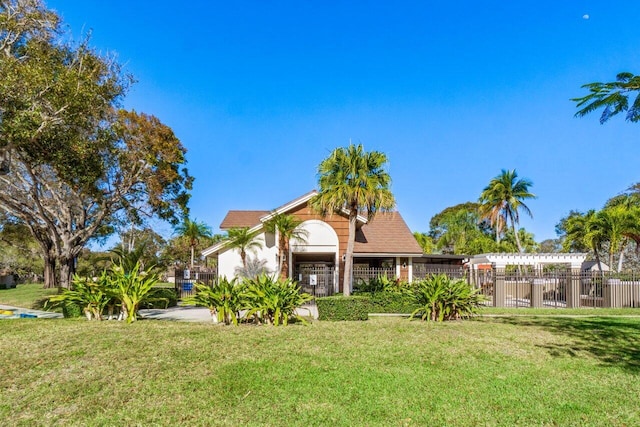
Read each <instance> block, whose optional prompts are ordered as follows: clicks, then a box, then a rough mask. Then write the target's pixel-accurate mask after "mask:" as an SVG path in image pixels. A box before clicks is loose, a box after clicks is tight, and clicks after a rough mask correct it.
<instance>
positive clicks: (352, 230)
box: [342, 208, 358, 297]
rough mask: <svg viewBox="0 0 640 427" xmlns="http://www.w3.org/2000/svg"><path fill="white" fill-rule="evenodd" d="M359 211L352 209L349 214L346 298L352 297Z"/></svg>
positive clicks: (345, 281) (345, 275)
mask: <svg viewBox="0 0 640 427" xmlns="http://www.w3.org/2000/svg"><path fill="white" fill-rule="evenodd" d="M357 217H358V210H357V209H354V208H351V211H350V212H349V240H348V241H347V252H346V254H345V260H344V280H343V282H342V293H343V294H344V296H347V297H348V296H349V295H351V276H352V273H353V246H354V244H355V240H356V220H357Z"/></svg>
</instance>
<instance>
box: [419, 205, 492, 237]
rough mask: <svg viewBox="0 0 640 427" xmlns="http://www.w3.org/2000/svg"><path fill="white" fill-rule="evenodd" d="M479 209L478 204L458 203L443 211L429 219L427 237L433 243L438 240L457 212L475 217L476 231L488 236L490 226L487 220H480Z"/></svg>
mask: <svg viewBox="0 0 640 427" xmlns="http://www.w3.org/2000/svg"><path fill="white" fill-rule="evenodd" d="M479 209H480V204H478V203H475V202H465V203H460V204H457V205H454V206H449V207H447V208H445V209H443V210H442V211H440V212H438V213H437V214H435V215H434V216H433V217H431V220H430V221H429V235H430V236H431V237H433V239H434V241H437V240H438V239H440V237H441V236H442V235H443V234H445V233H446V232H447V229H448V224H449V222H450V219H451V217H452V215H455V214H458V213H459V212H466V213H470V214H473V215H475V217H476V222H477V226H478V229H479V230H480V231H481V232H482V233H484V234H490V233H491V224H490V223H489V221H488V220H486V219H482V218H480V215H479V214H478V212H479Z"/></svg>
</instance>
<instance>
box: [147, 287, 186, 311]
mask: <svg viewBox="0 0 640 427" xmlns="http://www.w3.org/2000/svg"><path fill="white" fill-rule="evenodd" d="M177 305H178V294H177V293H176V290H175V289H174V288H153V289H152V290H151V292H150V299H149V300H147V301H144V302H142V303H141V304H140V308H169V307H175V306H177Z"/></svg>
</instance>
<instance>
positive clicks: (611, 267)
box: [609, 251, 613, 270]
mask: <svg viewBox="0 0 640 427" xmlns="http://www.w3.org/2000/svg"><path fill="white" fill-rule="evenodd" d="M609 268H610V269H612V270H613V251H609Z"/></svg>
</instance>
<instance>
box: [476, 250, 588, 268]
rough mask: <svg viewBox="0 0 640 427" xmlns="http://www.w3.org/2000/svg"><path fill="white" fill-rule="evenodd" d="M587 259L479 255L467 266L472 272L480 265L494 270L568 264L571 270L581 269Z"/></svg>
mask: <svg viewBox="0 0 640 427" xmlns="http://www.w3.org/2000/svg"><path fill="white" fill-rule="evenodd" d="M586 259H587V254H583V253H571V254H558V253H546V254H519V253H503V254H493V253H492V254H481V255H475V256H473V257H471V258H469V266H470V268H471V269H472V270H474V269H476V270H477V269H478V266H480V265H491V266H493V267H494V268H504V267H506V266H508V265H532V266H534V267H536V266H541V265H544V264H570V265H571V269H572V270H573V269H582V264H583V263H584V262H585V260H586Z"/></svg>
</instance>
